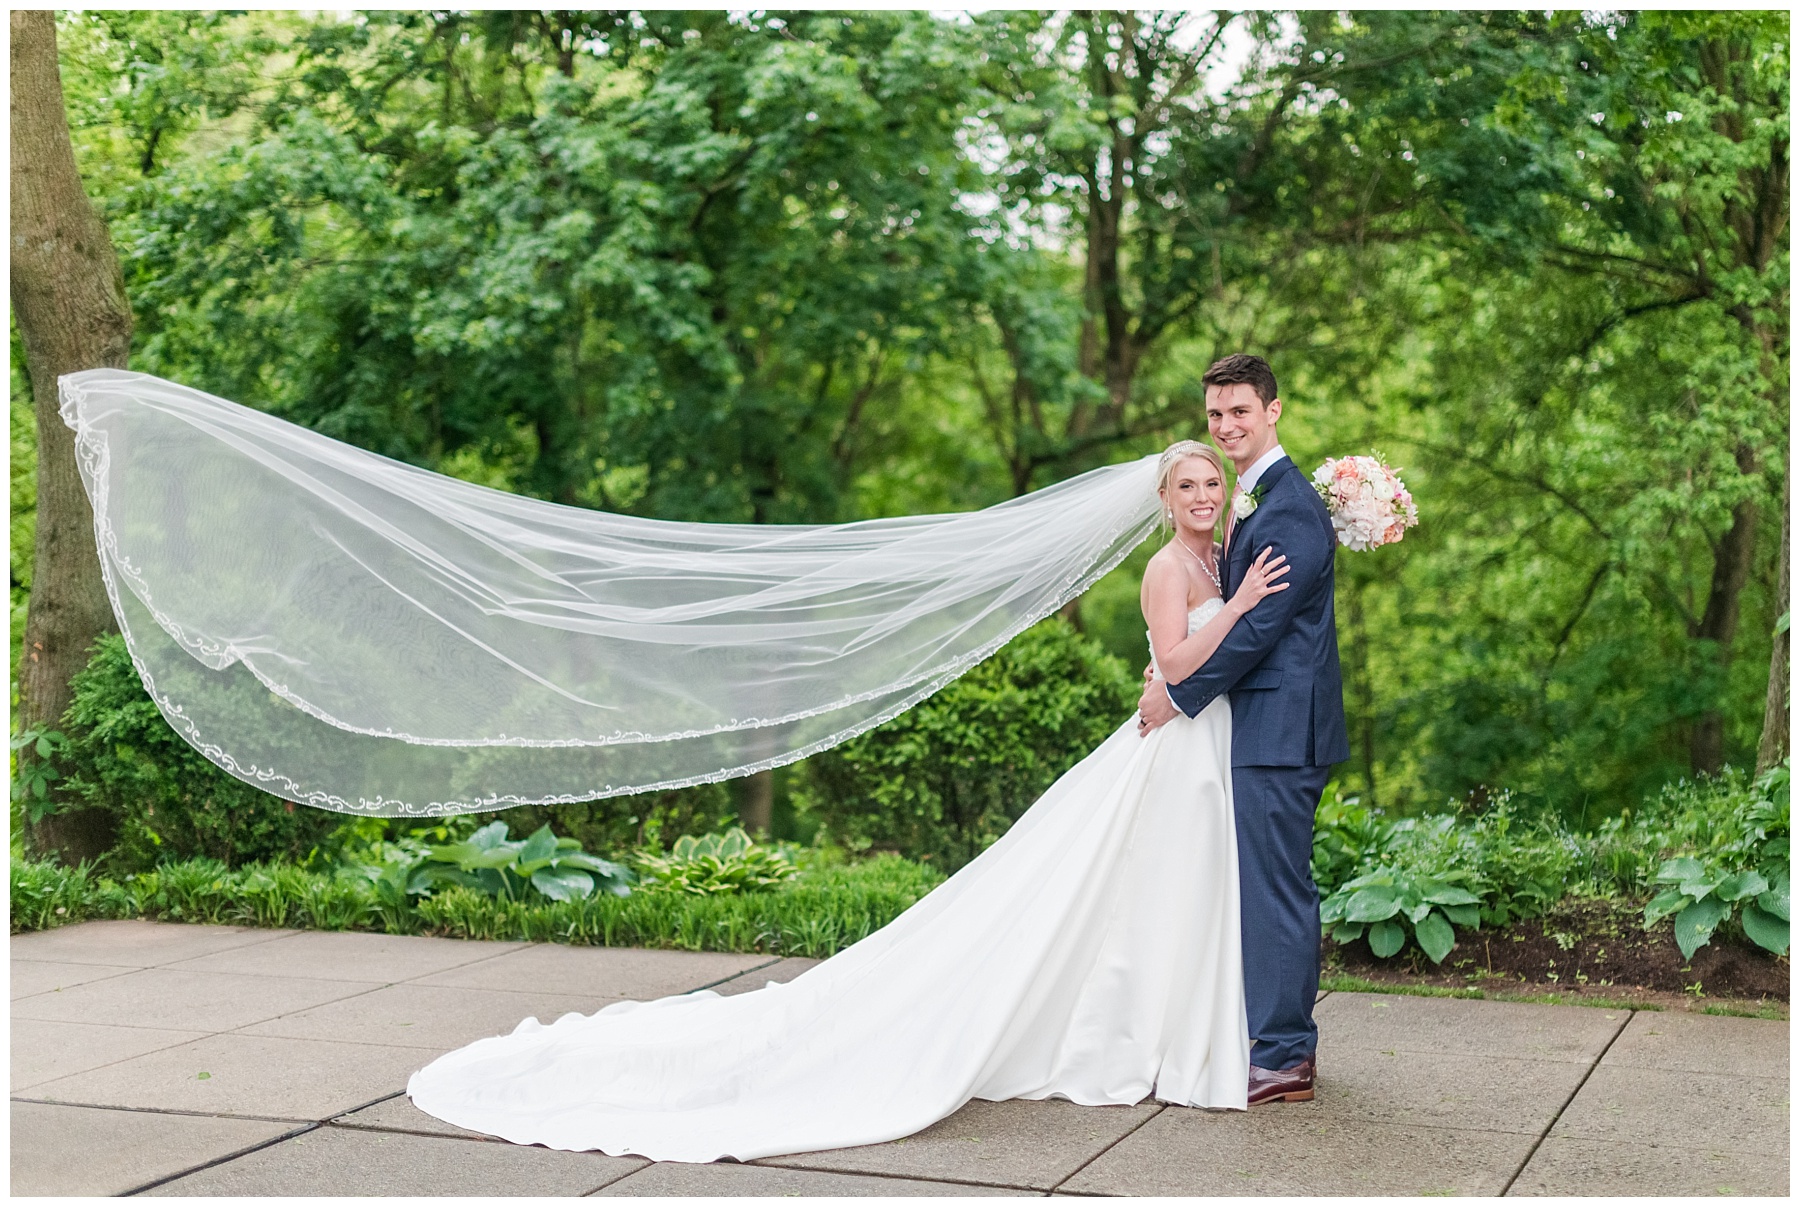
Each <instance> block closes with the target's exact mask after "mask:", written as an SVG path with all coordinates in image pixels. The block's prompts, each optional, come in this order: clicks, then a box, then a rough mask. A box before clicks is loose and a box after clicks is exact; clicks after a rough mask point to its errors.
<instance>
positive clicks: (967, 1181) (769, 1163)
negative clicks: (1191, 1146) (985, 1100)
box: [645, 1128, 1137, 1194]
mask: <svg viewBox="0 0 1800 1207" xmlns="http://www.w3.org/2000/svg"><path fill="white" fill-rule="evenodd" d="M1132 1130H1133V1131H1136V1130H1137V1129H1136V1128H1133V1129H1132ZM822 1151H824V1152H835V1151H837V1150H836V1149H824V1150H822ZM791 1155H792V1156H795V1157H810V1156H816V1155H817V1153H793V1154H791ZM784 1159H785V1158H783V1157H757V1158H756V1159H755V1160H753V1161H724V1162H719V1161H712V1162H703V1164H713V1165H718V1164H725V1165H762V1166H765V1167H767V1168H769V1169H793V1170H798V1171H800V1172H801V1173H847V1174H850V1175H851V1176H852V1177H858V1178H887V1179H888V1180H890V1181H894V1182H935V1183H938V1184H940V1185H943V1186H988V1187H993V1188H995V1189H999V1190H1027V1191H1030V1192H1031V1193H1033V1194H1048V1193H1049V1192H1048V1191H1046V1190H1045V1189H1044V1188H1043V1187H1042V1186H1027V1185H1025V1184H1024V1183H1023V1182H977V1181H975V1180H974V1179H972V1178H941V1177H933V1176H929V1175H926V1174H916V1173H886V1172H883V1171H879V1170H873V1169H858V1170H854V1171H852V1170H846V1169H820V1168H818V1167H817V1166H814V1165H784V1164H782V1162H783V1160H784ZM651 1164H652V1165H658V1164H686V1162H666V1161H665V1162H658V1161H653V1162H651ZM645 1168H649V1166H646V1167H645Z"/></svg>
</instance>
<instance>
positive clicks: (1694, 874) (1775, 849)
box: [1644, 760, 1789, 959]
mask: <svg viewBox="0 0 1800 1207" xmlns="http://www.w3.org/2000/svg"><path fill="white" fill-rule="evenodd" d="M1716 828H1717V830H1718V831H1721V832H1723V836H1724V837H1725V838H1726V839H1727V841H1717V840H1716V839H1715V842H1714V844H1713V845H1710V846H1708V847H1707V848H1705V849H1703V850H1699V851H1698V852H1696V853H1695V854H1691V855H1678V856H1676V857H1675V858H1673V859H1666V860H1664V861H1663V863H1662V865H1661V866H1660V867H1659V868H1658V869H1657V872H1656V875H1655V876H1654V877H1652V878H1651V884H1652V885H1653V886H1654V885H1663V886H1665V887H1664V888H1663V890H1662V891H1661V892H1659V893H1658V894H1657V895H1656V896H1655V897H1653V898H1651V900H1650V904H1648V905H1646V906H1645V907H1644V925H1645V927H1650V926H1654V925H1655V924H1656V923H1657V922H1660V921H1661V920H1662V919H1664V918H1667V917H1669V916H1670V915H1671V914H1672V915H1674V918H1675V942H1676V944H1677V945H1678V946H1679V947H1680V948H1681V954H1682V955H1683V956H1684V957H1686V958H1687V959H1692V958H1693V956H1694V953H1695V952H1696V951H1699V950H1700V949H1701V948H1702V947H1704V946H1706V945H1707V944H1708V943H1709V942H1711V941H1712V937H1713V934H1714V933H1715V932H1716V931H1717V930H1718V928H1719V927H1720V926H1724V925H1728V924H1730V923H1732V922H1734V921H1735V922H1736V924H1737V925H1738V926H1740V927H1741V928H1742V929H1743V932H1744V935H1745V937H1747V938H1748V939H1749V940H1750V941H1751V942H1752V943H1755V944H1756V945H1757V946H1758V947H1761V948H1763V949H1764V950H1767V951H1771V952H1774V953H1775V954H1776V955H1786V954H1787V949H1788V921H1789V918H1788V911H1789V894H1788V867H1789V864H1788V859H1789V855H1788V843H1789V828H1788V764H1787V761H1786V760H1783V761H1782V763H1781V764H1780V765H1779V766H1776V767H1773V768H1771V769H1770V770H1768V771H1766V772H1764V773H1763V774H1762V775H1761V776H1759V777H1758V778H1757V780H1756V782H1755V783H1754V784H1753V785H1751V790H1750V793H1749V799H1748V802H1747V804H1745V805H1743V806H1741V807H1740V808H1739V809H1737V810H1736V811H1735V812H1734V814H1733V816H1731V817H1730V818H1729V819H1728V820H1727V821H1725V822H1724V823H1723V824H1720V825H1719V826H1717V827H1716ZM1696 845H1698V844H1696Z"/></svg>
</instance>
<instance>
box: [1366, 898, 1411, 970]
mask: <svg viewBox="0 0 1800 1207" xmlns="http://www.w3.org/2000/svg"><path fill="white" fill-rule="evenodd" d="M1394 908H1395V909H1398V908H1399V906H1398V905H1396V906H1395V907H1394ZM1405 945H1406V931H1405V929H1404V928H1402V927H1401V925H1400V924H1399V923H1398V922H1377V923H1375V925H1373V926H1371V927H1369V950H1370V951H1372V952H1374V953H1375V954H1376V955H1378V956H1380V957H1381V958H1382V959H1384V960H1385V959H1386V958H1387V957H1389V956H1391V955H1393V954H1394V953H1395V952H1397V951H1399V950H1400V949H1401V948H1402V947H1404V946H1405Z"/></svg>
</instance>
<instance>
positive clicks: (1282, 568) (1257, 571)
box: [1229, 549, 1288, 616]
mask: <svg viewBox="0 0 1800 1207" xmlns="http://www.w3.org/2000/svg"><path fill="white" fill-rule="evenodd" d="M1269 553H1270V550H1268V549H1264V550H1263V551H1262V552H1261V553H1259V554H1257V555H1256V560H1255V561H1254V562H1251V563H1250V568H1249V569H1248V570H1246V571H1244V581H1243V582H1241V583H1239V584H1238V589H1237V590H1236V591H1235V592H1233V593H1232V596H1231V603H1230V605H1229V606H1230V607H1232V608H1235V609H1236V610H1237V614H1238V615H1239V616H1242V615H1243V614H1244V613H1246V612H1248V611H1249V610H1250V609H1251V608H1254V607H1255V606H1256V605H1257V602H1258V601H1259V600H1261V599H1262V597H1263V596H1265V595H1273V594H1275V592H1277V591H1285V590H1287V589H1288V584H1287V583H1282V582H1276V581H1275V580H1276V579H1278V578H1280V577H1281V576H1282V575H1284V574H1286V573H1287V572H1288V566H1287V558H1285V557H1283V556H1282V555H1280V554H1276V555H1275V556H1274V557H1273V558H1271V557H1270V556H1269Z"/></svg>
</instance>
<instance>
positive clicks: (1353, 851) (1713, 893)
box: [1313, 762, 1790, 963]
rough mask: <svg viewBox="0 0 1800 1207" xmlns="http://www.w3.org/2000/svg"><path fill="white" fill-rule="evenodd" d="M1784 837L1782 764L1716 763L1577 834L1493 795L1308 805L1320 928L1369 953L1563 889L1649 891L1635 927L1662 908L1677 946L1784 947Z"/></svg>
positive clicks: (1433, 939) (1451, 937)
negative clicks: (1395, 814)
mask: <svg viewBox="0 0 1800 1207" xmlns="http://www.w3.org/2000/svg"><path fill="white" fill-rule="evenodd" d="M1789 841H1790V832H1789V828H1788V767H1787V764H1786V763H1785V762H1784V763H1783V764H1782V765H1781V766H1779V767H1776V768H1774V769H1772V770H1770V771H1769V772H1767V773H1765V774H1764V775H1762V776H1761V777H1759V778H1757V779H1756V780H1755V781H1754V782H1752V781H1750V780H1749V779H1748V778H1747V777H1745V776H1744V775H1743V774H1742V773H1741V772H1738V771H1735V770H1728V771H1726V772H1725V773H1723V774H1722V775H1720V776H1717V777H1715V778H1711V779H1701V780H1697V781H1685V780H1684V781H1681V782H1679V783H1676V784H1672V785H1670V786H1669V787H1668V788H1667V789H1665V790H1664V791H1662V792H1660V793H1658V794H1657V795H1656V796H1654V797H1652V798H1650V799H1649V800H1647V801H1645V802H1644V803H1643V805H1642V806H1641V807H1640V808H1638V809H1633V810H1627V811H1626V812H1624V813H1622V814H1621V815H1619V816H1618V817H1614V818H1610V819H1608V820H1607V821H1606V822H1604V823H1603V824H1601V825H1600V826H1599V827H1597V828H1596V829H1594V830H1592V831H1588V832H1576V831H1572V830H1570V829H1569V828H1568V827H1566V826H1564V825H1562V824H1561V823H1559V822H1556V821H1553V820H1542V819H1540V820H1537V821H1527V820H1525V819H1523V818H1521V816H1520V815H1519V813H1518V811H1517V809H1516V808H1515V807H1514V805H1513V803H1512V802H1511V801H1510V800H1509V799H1506V798H1504V797H1502V798H1499V799H1497V800H1491V801H1489V802H1488V803H1487V804H1486V805H1485V806H1484V807H1481V808H1479V809H1478V810H1476V811H1475V812H1474V813H1473V815H1470V814H1468V813H1458V812H1450V813H1437V814H1429V815H1426V816H1423V817H1416V818H1388V817H1384V816H1382V815H1381V813H1380V812H1379V811H1377V810H1372V809H1370V808H1368V807H1366V806H1364V805H1363V804H1362V803H1361V802H1359V801H1357V800H1356V799H1354V798H1350V799H1345V798H1344V797H1343V796H1342V795H1341V794H1340V795H1338V796H1336V798H1335V799H1333V800H1330V801H1327V802H1326V803H1325V804H1324V805H1322V806H1321V807H1320V810H1319V816H1318V821H1317V825H1316V827H1315V829H1314V834H1313V877H1314V879H1315V880H1316V881H1317V882H1318V885H1319V893H1320V896H1321V898H1322V900H1321V905H1320V915H1321V919H1322V921H1323V922H1324V925H1325V926H1326V928H1327V930H1328V931H1329V932H1330V933H1331V935H1332V937H1333V938H1334V939H1336V940H1337V941H1339V942H1345V943H1347V942H1354V941H1355V940H1357V939H1360V938H1364V937H1365V936H1366V937H1367V939H1368V941H1369V946H1370V948H1371V949H1372V950H1373V951H1374V952H1375V954H1376V955H1380V956H1389V955H1393V954H1394V953H1396V952H1398V951H1399V950H1400V949H1401V947H1402V946H1404V944H1405V942H1406V940H1407V939H1408V938H1409V937H1410V938H1412V939H1413V940H1414V941H1415V942H1416V943H1417V944H1418V945H1419V947H1420V949H1421V950H1423V951H1424V952H1425V954H1426V955H1427V956H1429V957H1430V959H1431V960H1432V961H1433V962H1434V963H1437V962H1441V961H1442V960H1443V958H1444V956H1445V955H1446V954H1448V952H1449V951H1450V949H1451V945H1452V944H1453V943H1454V942H1455V937H1456V931H1457V930H1459V929H1461V930H1473V929H1475V928H1477V927H1478V926H1483V925H1489V926H1493V925H1498V926H1504V925H1506V924H1507V923H1508V922H1510V921H1512V920H1513V919H1516V918H1534V917H1541V916H1542V915H1543V914H1544V913H1545V912H1546V911H1547V910H1548V909H1549V908H1550V907H1551V906H1552V905H1555V904H1556V903H1557V902H1558V901H1561V900H1562V899H1563V898H1564V897H1565V896H1568V895H1570V894H1579V895H1590V896H1596V897H1609V898H1615V899H1624V900H1628V901H1642V900H1644V899H1645V898H1646V897H1650V896H1651V894H1655V896H1654V897H1653V898H1652V899H1651V900H1650V901H1649V904H1648V905H1647V906H1646V907H1645V910H1644V921H1645V924H1646V925H1651V924H1654V923H1656V922H1657V921H1659V920H1661V919H1662V918H1665V917H1669V916H1671V915H1674V916H1675V918H1676V922H1675V937H1676V941H1677V942H1678V943H1679V944H1680V946H1681V950H1682V953H1683V954H1684V955H1688V956H1691V955H1692V954H1693V953H1694V951H1696V950H1697V949H1698V948H1700V947H1702V946H1704V945H1705V944H1706V943H1707V942H1708V941H1709V940H1710V939H1711V938H1712V936H1713V934H1714V932H1715V931H1716V930H1718V929H1719V928H1720V927H1726V928H1728V929H1730V930H1731V931H1733V933H1739V934H1742V935H1743V936H1744V937H1746V938H1748V939H1749V940H1750V941H1752V942H1754V943H1756V944H1757V945H1759V946H1761V947H1764V948H1766V949H1767V950H1769V951H1772V952H1775V953H1776V954H1785V953H1786V951H1787V946H1788V933H1787V931H1788V859H1789V855H1788V844H1789ZM1664 885H1667V886H1669V887H1667V888H1663V887H1662V886H1664ZM1659 888H1660V889H1661V891H1660V892H1659V891H1658V889H1659ZM1684 915H1685V920H1684Z"/></svg>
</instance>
